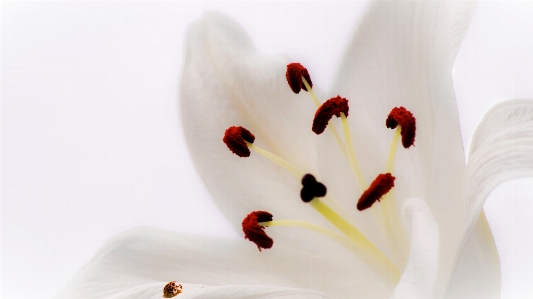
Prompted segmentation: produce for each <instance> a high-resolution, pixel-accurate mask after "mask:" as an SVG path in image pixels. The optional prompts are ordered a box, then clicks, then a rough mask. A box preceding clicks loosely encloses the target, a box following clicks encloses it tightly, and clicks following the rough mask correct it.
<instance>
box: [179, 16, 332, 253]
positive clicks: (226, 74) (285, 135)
mask: <svg viewBox="0 0 533 299" xmlns="http://www.w3.org/2000/svg"><path fill="white" fill-rule="evenodd" d="M185 53H186V54H185V58H184V69H183V72H182V78H181V87H180V107H181V119H182V125H183V130H184V133H185V138H186V142H187V146H188V149H189V153H190V155H191V157H192V160H193V162H194V165H195V167H196V170H197V171H198V173H199V175H200V177H201V179H202V180H203V182H204V184H205V186H206V188H207V190H208V191H209V193H210V195H211V196H212V198H213V200H214V201H215V202H216V204H217V205H218V207H219V208H220V210H221V211H222V213H223V214H224V215H225V216H226V218H227V219H228V220H229V222H230V223H231V224H232V225H233V227H234V228H235V230H236V231H237V232H238V233H239V234H242V230H241V222H242V220H243V219H244V217H245V216H246V215H247V214H248V213H250V212H252V211H255V210H264V211H268V212H270V213H272V214H273V215H274V217H275V219H303V220H307V221H313V222H315V223H324V220H323V219H322V218H321V217H320V216H319V215H318V214H317V213H315V212H314V211H313V210H312V209H311V208H309V207H307V206H306V205H305V204H303V203H302V201H301V199H300V189H301V183H300V180H301V178H296V177H294V176H292V175H291V173H289V172H288V171H286V170H285V169H283V168H281V167H280V166H278V165H276V164H274V163H272V162H271V161H270V160H268V159H266V158H264V157H262V156H261V155H259V154H257V153H256V152H252V153H251V156H250V157H248V158H240V157H238V156H236V155H234V154H232V153H231V152H230V151H229V150H228V148H227V147H226V145H225V144H224V143H223V142H222V138H223V137H224V132H225V130H226V129H227V128H228V127H230V126H243V127H245V128H247V129H248V130H250V131H251V132H252V133H253V134H254V135H255V136H256V141H255V143H254V144H256V145H258V146H260V147H263V148H265V149H267V150H269V151H271V152H273V153H275V154H277V155H279V156H281V157H282V158H284V159H286V160H288V161H290V162H291V163H293V164H295V165H296V166H297V167H299V168H300V170H301V171H302V172H303V173H314V174H315V175H316V176H317V177H318V179H319V180H320V177H319V176H318V175H317V172H318V170H317V169H318V167H317V163H316V145H315V143H314V140H313V138H314V133H313V132H312V131H311V129H310V127H311V124H312V117H313V115H314V109H316V107H314V105H313V103H312V101H311V100H310V99H309V98H308V97H309V95H307V94H306V92H304V91H302V92H301V93H300V94H299V95H296V94H294V93H293V92H292V91H291V90H290V88H289V86H288V83H287V80H286V78H285V72H286V66H287V64H288V63H289V60H288V59H287V58H286V57H282V56H275V57H273V56H265V55H262V54H260V53H258V52H257V50H256V49H255V47H254V46H253V45H252V42H251V40H250V38H249V37H248V35H247V34H246V32H244V29H243V28H241V27H240V26H239V25H238V24H237V23H236V22H235V21H233V20H232V19H231V18H229V17H228V16H225V15H222V14H219V13H214V12H208V13H205V14H204V16H203V17H202V18H201V19H199V20H196V21H195V22H194V23H193V24H192V25H191V26H190V28H189V31H188V35H187V41H186V51H185ZM277 241H278V242H282V243H286V244H292V245H293V246H299V247H300V248H313V244H310V243H309V239H304V238H299V236H287V235H286V234H285V233H284V231H281V232H280V233H279V235H278V236H277Z"/></svg>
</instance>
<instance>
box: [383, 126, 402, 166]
mask: <svg viewBox="0 0 533 299" xmlns="http://www.w3.org/2000/svg"><path fill="white" fill-rule="evenodd" d="M401 131H402V130H401V128H400V126H397V127H396V131H395V132H394V137H392V142H391V145H390V149H389V158H388V159H387V171H386V172H388V173H391V174H392V171H393V169H394V160H395V158H396V149H397V148H398V141H399V140H400V133H401Z"/></svg>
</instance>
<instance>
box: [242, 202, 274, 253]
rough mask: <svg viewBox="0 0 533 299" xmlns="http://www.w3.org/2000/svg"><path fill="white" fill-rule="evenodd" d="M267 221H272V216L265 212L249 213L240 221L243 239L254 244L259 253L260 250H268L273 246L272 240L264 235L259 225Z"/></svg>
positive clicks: (262, 227)
mask: <svg viewBox="0 0 533 299" xmlns="http://www.w3.org/2000/svg"><path fill="white" fill-rule="evenodd" d="M267 221H272V214H270V213H269V212H265V211H254V212H251V213H250V214H248V216H246V218H244V220H243V221H242V231H243V232H244V238H246V239H248V240H250V241H252V242H254V243H255V245H257V248H258V249H259V251H261V248H264V249H269V248H271V247H272V245H274V240H272V238H270V237H269V236H267V234H266V233H265V227H264V226H261V225H259V222H267Z"/></svg>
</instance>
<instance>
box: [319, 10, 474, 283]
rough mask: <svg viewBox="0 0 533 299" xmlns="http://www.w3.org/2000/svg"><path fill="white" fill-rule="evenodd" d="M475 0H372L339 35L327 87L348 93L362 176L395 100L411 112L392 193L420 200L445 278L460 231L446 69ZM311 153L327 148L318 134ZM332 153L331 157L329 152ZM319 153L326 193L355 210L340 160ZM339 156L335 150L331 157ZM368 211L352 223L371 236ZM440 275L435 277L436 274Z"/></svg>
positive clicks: (457, 148)
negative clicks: (343, 41) (345, 35)
mask: <svg viewBox="0 0 533 299" xmlns="http://www.w3.org/2000/svg"><path fill="white" fill-rule="evenodd" d="M475 6H476V5H475V3H473V2H466V1H459V2H440V1H373V2H371V3H370V5H369V6H368V8H367V9H366V12H365V14H364V16H363V18H362V19H361V21H360V23H359V25H358V26H357V28H356V30H355V31H354V33H353V36H352V39H351V41H350V42H349V43H348V46H347V49H346V52H345V54H344V57H343V58H342V60H341V61H340V63H339V71H338V73H337V75H336V78H335V80H334V83H333V85H332V87H331V92H332V93H334V94H340V95H341V96H343V97H346V98H347V99H349V100H350V117H349V121H350V126H351V131H352V134H353V135H354V138H353V139H354V146H355V150H356V152H357V155H358V158H359V161H360V164H361V168H362V169H363V172H364V173H365V174H366V179H367V181H371V180H372V179H373V178H374V177H375V176H376V175H377V174H379V173H383V171H384V170H385V167H386V166H385V164H386V160H387V155H388V150H389V147H390V142H391V139H392V136H393V134H394V133H393V132H392V131H391V130H389V129H387V128H386V127H385V119H386V118H387V115H388V114H389V112H390V111H391V109H392V108H394V107H399V106H404V107H406V108H407V109H408V110H410V111H411V112H412V113H413V114H414V116H415V118H416V120H417V133H416V138H415V143H414V145H415V147H414V148H409V149H403V148H400V149H399V150H398V152H397V155H396V163H395V167H394V169H395V170H394V173H393V175H394V176H395V177H396V181H395V186H396V187H395V188H394V193H395V197H396V198H397V199H398V200H399V202H398V203H397V205H396V206H398V207H399V206H401V204H402V203H401V200H403V199H406V198H411V197H418V198H423V199H424V200H426V202H427V204H428V206H429V208H430V210H431V211H432V212H433V215H434V217H435V219H436V221H437V222H438V223H439V227H441V231H440V233H441V242H440V244H441V261H440V265H441V267H440V268H441V273H440V274H439V275H440V277H441V278H442V280H447V277H449V273H450V271H451V268H450V267H451V265H452V264H453V253H454V252H455V248H456V246H457V244H458V243H459V240H460V237H461V232H462V225H463V223H462V220H463V219H462V211H463V209H464V206H463V203H462V197H461V195H462V193H461V191H462V190H461V176H462V173H463V170H464V153H463V147H462V140H461V134H460V129H459V118H458V114H457V108H456V104H455V97H454V92H453V82H452V76H451V69H452V66H453V63H454V60H455V57H456V54H457V51H458V49H459V46H460V44H461V42H462V39H463V37H464V35H465V32H466V29H467V27H468V25H469V23H470V20H471V16H472V14H473V11H474V9H475ZM320 146H321V148H320V149H319V154H320V156H321V157H323V156H327V153H331V152H334V151H335V150H336V149H334V148H332V147H334V146H335V143H334V142H322V143H320ZM338 156H339V155H338ZM329 157H332V158H331V159H329V160H324V159H321V160H319V161H320V162H321V164H320V171H321V175H322V176H323V177H324V181H325V182H326V184H329V185H331V188H330V189H331V190H332V194H333V195H335V197H337V199H339V200H340V201H341V202H342V203H343V204H344V205H346V206H347V207H349V208H350V209H353V211H354V213H355V199H356V198H358V195H359V194H360V192H361V191H360V190H357V188H356V186H355V184H354V183H353V180H352V181H351V182H350V180H348V179H335V178H338V177H341V178H350V176H351V173H350V171H349V168H348V167H347V165H348V163H346V162H344V161H340V159H338V158H337V159H335V156H333V155H331V154H330V155H329ZM340 157H341V158H342V156H340ZM369 214H370V213H359V214H357V213H355V217H356V219H357V220H356V221H357V225H358V226H359V227H361V229H362V230H363V231H364V232H365V233H366V234H367V236H369V237H371V238H373V240H377V241H376V243H379V230H378V229H377V227H375V226H374V227H371V226H369V223H374V220H373V219H372V217H371V215H369ZM439 279H440V278H439Z"/></svg>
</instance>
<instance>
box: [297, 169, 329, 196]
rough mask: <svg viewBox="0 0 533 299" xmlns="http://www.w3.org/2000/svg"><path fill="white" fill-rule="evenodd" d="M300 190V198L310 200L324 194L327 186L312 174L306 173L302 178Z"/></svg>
mask: <svg viewBox="0 0 533 299" xmlns="http://www.w3.org/2000/svg"><path fill="white" fill-rule="evenodd" d="M302 186H303V187H302V190H301V191H300V198H301V199H302V200H303V201H304V202H310V201H311V200H313V198H315V197H324V196H326V192H327V188H326V186H324V184H322V183H320V182H317V180H316V179H315V177H314V176H313V175H312V174H306V175H304V177H303V178H302Z"/></svg>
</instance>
